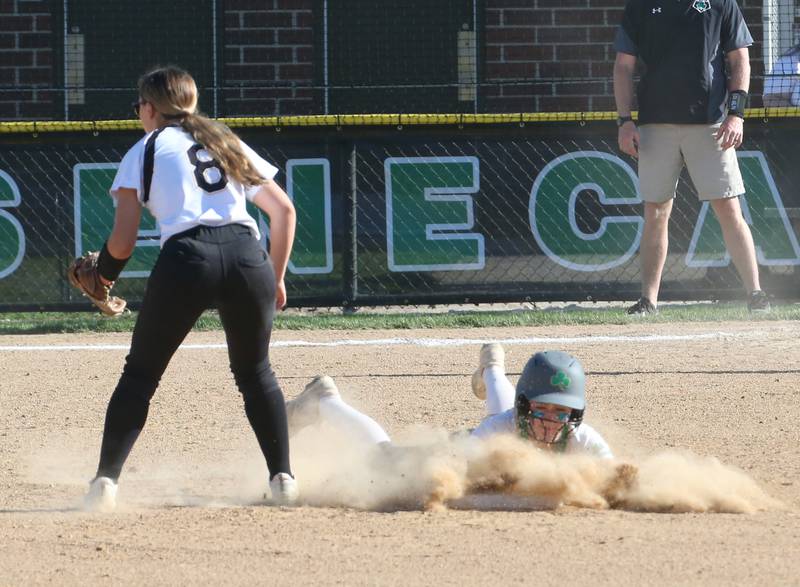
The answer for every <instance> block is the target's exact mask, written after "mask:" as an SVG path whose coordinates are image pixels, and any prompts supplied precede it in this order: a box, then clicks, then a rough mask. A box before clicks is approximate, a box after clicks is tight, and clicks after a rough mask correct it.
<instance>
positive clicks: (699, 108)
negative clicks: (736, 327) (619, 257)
mask: <svg viewBox="0 0 800 587" xmlns="http://www.w3.org/2000/svg"><path fill="white" fill-rule="evenodd" d="M752 43H753V38H752V36H751V35H750V32H749V31H748V29H747V25H746V24H745V22H744V19H743V18H742V13H741V11H740V10H739V7H738V5H737V4H736V0H628V3H627V5H626V7H625V13H624V16H623V19H622V23H621V24H620V27H619V29H618V30H617V37H616V40H615V43H614V48H615V50H616V51H617V58H616V62H615V64H614V97H615V99H616V104H617V113H618V115H619V118H618V119H617V126H618V127H619V134H618V140H619V147H620V150H622V151H623V152H624V153H627V154H628V155H631V156H633V157H637V158H638V159H639V183H640V190H641V194H642V199H643V200H644V210H645V222H644V234H643V236H642V245H641V268H642V296H641V298H639V301H637V302H636V303H635V304H634V305H633V306H631V307H630V308H629V309H628V313H629V314H641V315H644V314H652V313H655V312H656V307H657V304H658V290H659V286H660V284H661V273H662V271H663V269H664V263H665V261H666V258H667V247H668V241H669V236H668V224H669V217H670V213H671V211H672V202H673V198H674V197H675V190H676V187H677V184H678V178H679V176H680V172H681V169H682V167H683V164H684V163H685V164H686V166H687V167H688V169H689V174H690V175H691V178H692V183H693V184H694V186H695V189H696V190H697V193H698V197H699V198H700V200H703V201H708V202H710V204H711V207H712V208H713V209H714V213H715V214H716V216H717V219H718V220H719V223H720V226H721V227H722V234H723V237H724V239H725V246H726V247H727V249H728V252H729V254H730V256H731V258H732V259H733V263H734V265H735V266H736V269H737V270H738V272H739V275H740V277H741V279H742V281H743V283H744V286H745V288H746V290H747V292H748V302H747V305H748V308H749V309H750V311H753V312H766V311H769V301H768V299H767V296H766V294H764V292H762V291H761V287H760V284H759V278H758V263H757V261H756V254H755V247H754V245H753V236H752V234H751V233H750V228H749V226H748V225H747V223H746V222H745V220H744V217H743V216H742V210H741V207H740V205H739V199H738V196H740V195H742V194H744V191H745V190H744V183H743V182H742V175H741V172H740V171H739V164H738V161H737V158H736V151H735V149H736V147H739V146H740V145H741V144H742V138H743V122H744V109H745V106H746V104H747V91H748V88H749V86H750V61H749V55H748V49H747V48H748V47H749V46H750V45H751V44H752ZM637 58H638V59H639V60H641V62H642V63H643V65H644V73H643V75H642V78H641V80H640V82H639V87H638V103H639V120H638V122H639V125H640V126H639V127H637V125H636V123H634V121H633V119H632V118H631V110H632V109H633V76H634V70H635V67H636V60H637ZM726 60H727V65H728V67H727V72H726V68H725V62H726ZM726 73H727V75H726Z"/></svg>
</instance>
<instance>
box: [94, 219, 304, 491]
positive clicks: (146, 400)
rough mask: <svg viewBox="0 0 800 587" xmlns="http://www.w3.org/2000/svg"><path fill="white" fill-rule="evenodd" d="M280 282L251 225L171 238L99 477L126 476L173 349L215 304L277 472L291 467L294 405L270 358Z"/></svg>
mask: <svg viewBox="0 0 800 587" xmlns="http://www.w3.org/2000/svg"><path fill="white" fill-rule="evenodd" d="M275 287H276V283H275V273H274V271H273V268H272V262H271V260H270V259H269V256H268V255H267V253H266V252H265V251H264V250H263V249H262V248H261V247H260V246H259V244H258V241H257V240H256V239H255V238H254V237H253V235H252V233H251V232H250V230H249V229H248V228H247V227H246V226H243V225H240V224H231V225H226V226H219V227H206V226H198V227H195V228H192V229H190V230H188V231H186V232H183V233H181V234H178V235H175V236H173V237H171V238H170V239H169V240H167V242H166V243H164V247H163V248H162V250H161V254H160V255H159V257H158V260H157V261H156V264H155V266H154V267H153V271H152V273H151V275H150V279H149V281H148V282H147V289H146V291H145V296H144V300H143V301H142V306H141V309H140V311H139V316H138V319H137V320H136V326H135V327H134V330H133V338H132V341H131V349H130V353H129V354H128V356H127V358H126V361H125V368H124V370H123V373H122V377H121V378H120V380H119V383H118V384H117V387H116V389H115V390H114V393H113V394H112V396H111V400H110V401H109V404H108V410H107V411H106V420H105V430H104V432H103V444H102V447H101V449H100V464H99V466H98V470H97V476H98V477H99V476H103V477H110V478H111V479H114V480H115V481H116V480H117V479H118V478H119V475H120V472H121V471H122V466H123V465H124V463H125V460H126V459H127V457H128V455H129V454H130V451H131V449H132V448H133V445H134V443H135V442H136V439H137V438H138V436H139V433H140V432H141V431H142V428H143V427H144V423H145V421H146V420H147V412H148V408H149V405H150V399H151V398H152V397H153V394H154V393H155V391H156V388H157V387H158V383H159V381H160V379H161V376H162V374H163V373H164V371H165V370H166V368H167V365H168V364H169V361H170V359H171V358H172V355H173V354H174V353H175V351H176V350H177V349H178V347H179V346H180V344H181V342H182V341H183V339H184V338H185V337H186V335H187V334H188V333H189V331H190V330H191V328H192V326H193V325H194V323H195V322H196V321H197V319H198V318H199V317H200V315H201V314H202V312H203V311H204V310H205V309H207V308H209V307H212V306H214V305H216V307H217V308H218V310H219V316H220V320H221V321H222V325H223V328H224V329H225V337H226V339H227V343H228V356H229V359H230V369H231V371H232V372H233V375H234V378H235V380H236V385H237V386H238V388H239V391H240V392H241V394H242V397H243V399H244V408H245V412H246V414H247V418H248V420H249V421H250V424H251V426H252V427H253V431H254V432H255V434H256V437H257V439H258V443H259V445H260V446H261V451H262V452H263V453H264V457H265V458H266V461H267V467H268V469H269V473H270V477H272V476H274V475H275V474H277V473H280V472H284V473H289V474H291V469H290V467H289V439H288V436H289V435H288V427H287V421H286V405H285V403H284V398H283V393H282V392H281V389H280V386H279V385H278V381H277V379H276V378H275V373H274V372H273V371H272V368H271V366H270V363H269V339H270V333H271V330H272V320H273V316H274V313H275Z"/></svg>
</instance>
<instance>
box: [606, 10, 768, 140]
mask: <svg viewBox="0 0 800 587" xmlns="http://www.w3.org/2000/svg"><path fill="white" fill-rule="evenodd" d="M752 44H753V37H752V36H750V31H749V30H747V25H746V24H745V22H744V18H742V13H741V11H740V10H739V6H738V5H737V4H736V0H628V3H627V5H626V6H625V13H624V16H623V18H622V23H621V24H620V26H619V29H618V30H617V38H616V41H615V42H614V49H616V51H617V52H618V53H627V54H629V55H635V56H637V57H639V59H640V60H641V61H642V63H644V66H645V71H644V73H643V75H642V78H641V80H640V81H639V87H638V89H637V94H638V98H639V124H648V123H649V124H713V123H716V122H719V121H721V120H722V119H724V118H725V115H726V113H727V108H726V104H727V99H728V90H727V81H726V76H725V54H726V53H728V52H730V51H733V50H735V49H741V48H743V47H749V46H750V45H752Z"/></svg>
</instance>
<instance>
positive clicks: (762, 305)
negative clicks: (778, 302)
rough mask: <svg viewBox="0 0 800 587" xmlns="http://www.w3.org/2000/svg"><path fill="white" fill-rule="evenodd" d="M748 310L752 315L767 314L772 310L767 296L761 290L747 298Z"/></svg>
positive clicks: (751, 293)
mask: <svg viewBox="0 0 800 587" xmlns="http://www.w3.org/2000/svg"><path fill="white" fill-rule="evenodd" d="M747 309H748V310H749V311H750V313H751V314H767V313H768V312H769V311H770V309H771V307H770V305H769V298H768V297H767V294H765V293H764V292H763V291H761V290H760V289H757V290H755V291H752V292H750V296H749V297H748V298H747Z"/></svg>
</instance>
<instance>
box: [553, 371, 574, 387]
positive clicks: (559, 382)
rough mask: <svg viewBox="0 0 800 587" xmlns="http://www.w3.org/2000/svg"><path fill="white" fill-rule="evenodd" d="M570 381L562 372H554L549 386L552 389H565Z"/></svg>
mask: <svg viewBox="0 0 800 587" xmlns="http://www.w3.org/2000/svg"><path fill="white" fill-rule="evenodd" d="M569 384H570V380H569V377H567V374H566V373H564V372H563V371H556V374H555V375H553V376H552V377H551V378H550V385H552V386H553V387H560V388H561V389H566V388H568V387H569Z"/></svg>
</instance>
